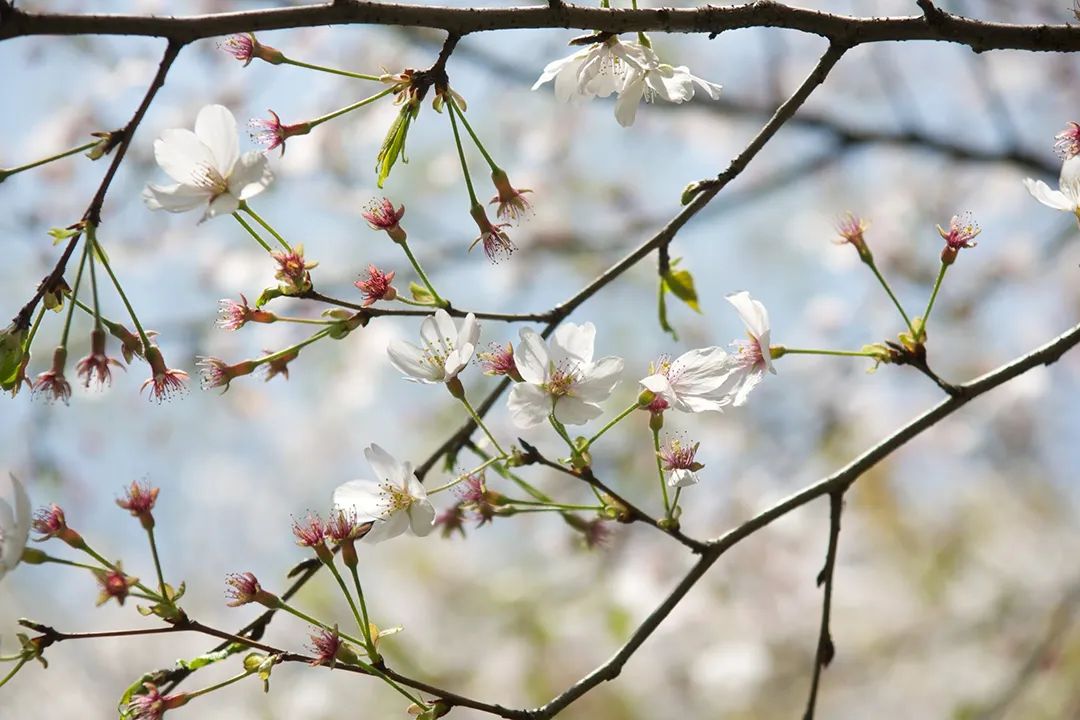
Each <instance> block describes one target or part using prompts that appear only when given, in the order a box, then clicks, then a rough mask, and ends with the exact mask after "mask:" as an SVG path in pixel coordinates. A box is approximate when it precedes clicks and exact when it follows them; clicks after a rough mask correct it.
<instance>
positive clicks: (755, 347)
mask: <svg viewBox="0 0 1080 720" xmlns="http://www.w3.org/2000/svg"><path fill="white" fill-rule="evenodd" d="M735 346H736V347H737V348H738V349H739V354H738V360H739V364H740V365H742V366H743V367H754V366H756V365H764V364H765V356H764V355H762V352H761V344H760V343H758V341H757V339H756V338H754V337H751V338H750V339H749V340H736V341H735Z"/></svg>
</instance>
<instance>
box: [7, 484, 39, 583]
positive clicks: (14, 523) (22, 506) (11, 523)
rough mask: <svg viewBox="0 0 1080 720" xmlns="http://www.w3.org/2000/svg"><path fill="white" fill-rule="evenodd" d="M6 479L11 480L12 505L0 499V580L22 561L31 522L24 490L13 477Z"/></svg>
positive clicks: (28, 502)
mask: <svg viewBox="0 0 1080 720" xmlns="http://www.w3.org/2000/svg"><path fill="white" fill-rule="evenodd" d="M8 477H10V478H11V488H12V494H13V496H14V497H13V500H14V505H12V504H9V503H8V502H7V501H6V500H3V499H0V579H3V577H4V575H6V574H8V573H9V572H11V571H12V570H14V569H15V566H16V565H18V564H19V561H20V560H22V554H23V550H24V549H25V548H26V541H27V540H28V539H29V538H30V527H31V523H32V522H33V517H32V515H31V513H30V496H29V495H28V494H27V493H26V488H24V487H23V484H22V483H21V482H19V479H18V478H17V477H15V476H14V475H9V476H8Z"/></svg>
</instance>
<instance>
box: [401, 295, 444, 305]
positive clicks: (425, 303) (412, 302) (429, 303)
mask: <svg viewBox="0 0 1080 720" xmlns="http://www.w3.org/2000/svg"><path fill="white" fill-rule="evenodd" d="M394 299H395V300H396V301H398V302H399V303H405V304H406V305H413V306H415V307H442V306H441V305H438V304H436V303H433V302H419V301H417V300H409V299H408V298H404V297H401V296H400V295H398V296H397V297H396V298H394Z"/></svg>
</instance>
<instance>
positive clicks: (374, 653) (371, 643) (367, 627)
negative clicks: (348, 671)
mask: <svg viewBox="0 0 1080 720" xmlns="http://www.w3.org/2000/svg"><path fill="white" fill-rule="evenodd" d="M349 574H351V575H352V579H353V586H354V587H355V588H356V599H357V600H359V601H360V615H361V617H362V618H363V623H364V627H363V628H361V629H362V631H363V633H364V639H365V640H366V641H367V642H368V645H367V648H368V655H369V656H370V657H371V658H372V659H373V660H374V659H375V658H377V657H378V656H379V651H378V650H377V649H376V648H375V640H374V639H373V638H372V637H371V620H370V619H369V617H368V611H367V603H366V602H365V601H364V589H363V588H362V587H360V574H359V573H358V572H357V571H356V566H355V565H353V566H352V567H350V568H349Z"/></svg>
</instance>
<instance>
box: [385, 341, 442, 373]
mask: <svg viewBox="0 0 1080 720" xmlns="http://www.w3.org/2000/svg"><path fill="white" fill-rule="evenodd" d="M386 354H387V355H389V356H390V363H391V364H392V365H393V366H394V367H396V368H397V369H398V370H400V371H401V372H403V373H405V375H406V377H409V378H412V379H414V380H420V381H421V382H428V383H435V382H442V381H443V377H444V374H443V373H444V371H443V368H441V367H436V366H435V365H433V364H432V363H430V362H428V354H427V352H426V351H425V350H423V349H422V348H419V347H417V346H415V345H413V344H412V343H410V342H405V341H404V340H391V341H390V343H389V344H388V345H387V346H386Z"/></svg>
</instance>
